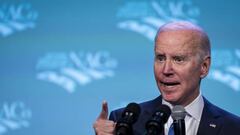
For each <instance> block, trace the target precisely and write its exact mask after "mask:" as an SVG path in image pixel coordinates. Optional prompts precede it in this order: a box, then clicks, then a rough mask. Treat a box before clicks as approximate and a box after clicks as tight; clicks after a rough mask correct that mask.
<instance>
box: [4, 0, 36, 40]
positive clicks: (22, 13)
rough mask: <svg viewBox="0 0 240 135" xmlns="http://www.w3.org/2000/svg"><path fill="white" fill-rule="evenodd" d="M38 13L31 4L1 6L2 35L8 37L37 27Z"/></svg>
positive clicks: (5, 4)
mask: <svg viewBox="0 0 240 135" xmlns="http://www.w3.org/2000/svg"><path fill="white" fill-rule="evenodd" d="M37 18H38V13H37V12H36V11H35V10H34V9H33V8H32V5H31V4H29V3H19V4H9V3H2V4H1V6H0V35H2V37H7V36H9V35H11V34H13V33H14V32H17V31H23V30H26V29H28V28H34V27H35V25H36V24H35V21H36V19H37Z"/></svg>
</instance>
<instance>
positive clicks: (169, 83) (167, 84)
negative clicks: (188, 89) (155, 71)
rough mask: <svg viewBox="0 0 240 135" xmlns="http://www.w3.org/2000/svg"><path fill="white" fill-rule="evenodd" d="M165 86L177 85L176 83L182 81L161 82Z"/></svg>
mask: <svg viewBox="0 0 240 135" xmlns="http://www.w3.org/2000/svg"><path fill="white" fill-rule="evenodd" d="M160 83H161V84H162V85H163V86H167V87H170V86H176V85H179V84H180V83H179V82H160Z"/></svg>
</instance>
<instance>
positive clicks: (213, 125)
mask: <svg viewBox="0 0 240 135" xmlns="http://www.w3.org/2000/svg"><path fill="white" fill-rule="evenodd" d="M209 126H210V127H212V128H216V127H217V125H216V124H212V123H211V124H209Z"/></svg>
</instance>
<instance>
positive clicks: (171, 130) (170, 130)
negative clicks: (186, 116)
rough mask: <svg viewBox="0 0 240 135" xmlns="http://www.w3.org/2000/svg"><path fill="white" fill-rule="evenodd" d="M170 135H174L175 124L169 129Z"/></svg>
mask: <svg viewBox="0 0 240 135" xmlns="http://www.w3.org/2000/svg"><path fill="white" fill-rule="evenodd" d="M168 135H174V129H173V123H172V124H171V126H170V128H169V131H168Z"/></svg>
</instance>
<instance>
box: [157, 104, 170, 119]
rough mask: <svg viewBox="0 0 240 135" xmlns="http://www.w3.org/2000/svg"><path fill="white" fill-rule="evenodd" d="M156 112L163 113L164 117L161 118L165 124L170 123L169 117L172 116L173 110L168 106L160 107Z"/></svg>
mask: <svg viewBox="0 0 240 135" xmlns="http://www.w3.org/2000/svg"><path fill="white" fill-rule="evenodd" d="M155 112H156V113H158V112H161V113H162V114H161V115H163V116H162V117H161V118H162V122H163V123H166V122H167V121H168V118H169V116H170V115H171V109H170V108H169V107H168V106H167V105H164V104H162V105H160V106H158V107H157V109H156V111H155Z"/></svg>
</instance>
